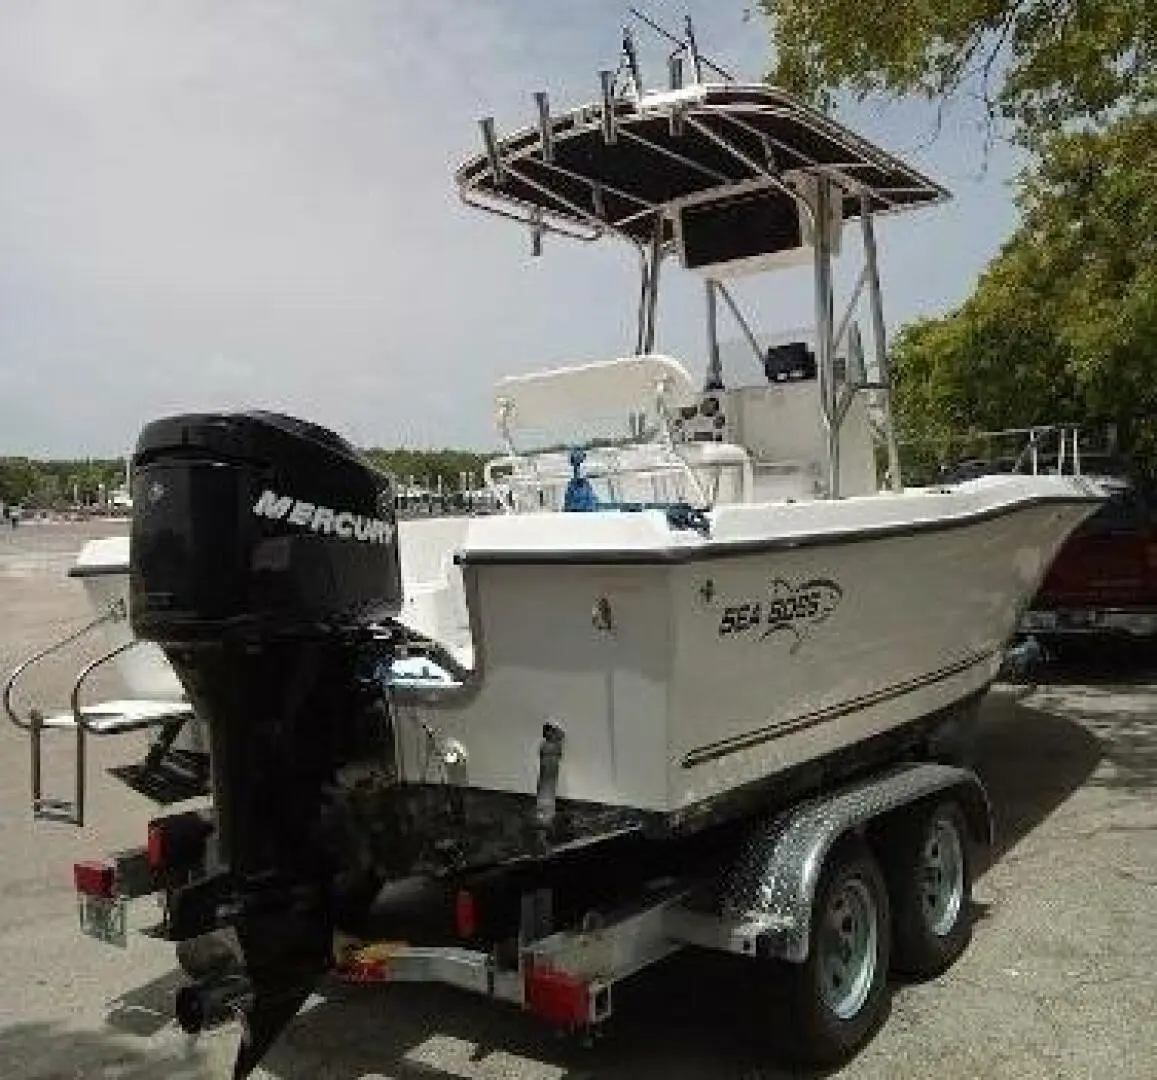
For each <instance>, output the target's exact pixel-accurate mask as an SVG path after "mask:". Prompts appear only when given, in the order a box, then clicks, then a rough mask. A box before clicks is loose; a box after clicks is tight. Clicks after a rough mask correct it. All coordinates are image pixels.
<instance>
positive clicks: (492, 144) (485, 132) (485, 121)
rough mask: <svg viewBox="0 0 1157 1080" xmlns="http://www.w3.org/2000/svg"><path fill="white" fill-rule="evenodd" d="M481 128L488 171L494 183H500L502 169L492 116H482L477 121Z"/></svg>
mask: <svg viewBox="0 0 1157 1080" xmlns="http://www.w3.org/2000/svg"><path fill="white" fill-rule="evenodd" d="M478 126H479V127H480V128H481V129H482V143H483V145H484V146H485V147H486V156H487V157H488V158H489V159H490V171H491V172H492V173H493V174H494V183H495V184H501V183H502V179H503V173H504V171H505V170H504V169H503V168H502V158H501V157H500V156H499V154H498V138H497V136H496V135H495V134H494V117H493V116H484V117H483V118H482V119H481V120H479V121H478Z"/></svg>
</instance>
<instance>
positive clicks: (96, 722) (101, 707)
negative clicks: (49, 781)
mask: <svg viewBox="0 0 1157 1080" xmlns="http://www.w3.org/2000/svg"><path fill="white" fill-rule="evenodd" d="M127 614H128V613H127V610H126V605H125V602H124V600H123V599H121V598H118V599H117V600H114V601H113V602H112V603H111V604H110V605H109V606H108V608H107V609H106V610H105V611H104V612H103V613H102V614H101V615H99V616H97V618H95V619H93V620H92V621H91V622H89V623H86V624H85V625H84V626H82V627H81V628H80V629H79V630H76V631H74V632H73V633H71V634H68V635H67V636H66V637H64V638H61V639H60V640H59V641H57V642H55V643H53V644H52V645H49V646H48V647H47V648H45V649H41V650H40V651H39V652H37V653H35V654H34V655H32V656H30V657H28V659H26V660H25V661H23V662H22V663H21V664H19V665H18V666H17V667H16V669H15V670H14V671H13V672H12V674H11V675H9V676H8V681H7V682H6V683H5V684H4V693H3V706H4V711H5V712H6V713H7V714H8V719H9V720H11V721H12V723H13V724H15V725H16V727H17V728H19V729H20V730H21V731H23V732H26V733H27V734H28V736H29V745H30V747H31V763H30V772H31V787H32V814H33V817H35V818H38V819H40V820H46V821H59V822H63V823H65V824H69V825H76V826H83V825H84V803H85V774H86V768H87V740H88V737H89V736H90V735H91V736H97V737H104V736H110V735H127V734H129V733H130V732H134V731H143V730H146V729H150V728H155V729H159V730H158V736H157V738H156V739H155V740H154V742H153V745H152V746H151V747H150V749H149V753H148V756H147V757H146V759H145V763H144V765H143V766H142V768H144V769H148V768H151V767H156V766H157V765H159V763H160V761H161V759H162V758H163V757H164V756H165V754H166V753H167V752H168V751H169V749H170V748H171V747H172V745H173V742H174V740H175V739H176V738H177V736H178V734H179V733H180V731H181V729H182V727H184V725H185V723H186V722H187V721H189V720H190V719H192V717H193V708H192V706H190V705H189V704H187V703H185V702H174V701H149V700H123V701H107V702H102V703H101V704H98V705H81V703H80V697H81V690H82V688H83V687H84V684H85V682H86V681H87V680H88V678H89V677H90V676H91V675H92V674H93V672H95V671H97V670H98V669H99V668H101V667H103V666H104V665H105V664H107V663H108V662H109V661H110V660H113V659H115V658H116V657H118V656H120V655H122V654H123V653H125V652H128V650H130V649H132V648H135V647H136V646H138V645H139V644H140V641H139V640H138V639H136V638H133V639H132V640H130V641H126V642H124V643H122V644H120V645H117V646H116V647H115V648H113V649H110V650H109V651H107V652H105V653H104V654H103V655H102V656H100V657H98V658H97V659H96V660H93V661H92V662H91V663H89V664H87V665H86V666H85V667H84V668H83V669H82V670H81V672H80V674H79V675H78V676H77V677H76V681H75V682H74V683H73V686H72V693H71V695H70V697H69V709H68V711H66V712H65V711H62V712H58V713H50V714H45V713H44V712H42V711H41V710H40V709H39V708H36V707H35V706H34V707H32V708H31V709H29V711H28V714H27V715H26V716H21V715H20V714H19V713H18V712H17V710H16V708H15V706H14V705H13V694H14V691H15V688H16V685H17V683H18V682H19V681H20V679H21V678H22V677H23V676H25V675H27V673H28V672H29V671H30V670H31V669H32V668H34V667H36V666H37V665H38V664H40V663H41V662H43V661H44V660H46V659H47V658H48V657H50V656H53V655H55V654H57V653H59V652H61V650H63V649H65V648H67V647H68V646H69V645H72V644H74V643H77V642H79V641H81V640H82V639H83V638H85V637H87V636H88V635H89V634H90V633H92V631H94V630H96V629H97V628H98V627H100V626H104V625H107V624H110V623H116V622H120V621H121V620H123V619H125V618H127ZM49 731H72V732H73V735H74V738H75V740H76V743H75V764H74V774H73V795H72V798H71V799H67V798H52V797H50V796H46V795H45V794H44V782H43V781H44V768H43V764H44V762H43V743H44V735H45V733H46V732H49Z"/></svg>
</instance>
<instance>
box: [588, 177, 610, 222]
mask: <svg viewBox="0 0 1157 1080" xmlns="http://www.w3.org/2000/svg"><path fill="white" fill-rule="evenodd" d="M591 206H592V207H593V208H594V212H595V217H597V218H603V219H605V218H606V216H607V199H606V196H605V195H604V194H603V185H602V184H591Z"/></svg>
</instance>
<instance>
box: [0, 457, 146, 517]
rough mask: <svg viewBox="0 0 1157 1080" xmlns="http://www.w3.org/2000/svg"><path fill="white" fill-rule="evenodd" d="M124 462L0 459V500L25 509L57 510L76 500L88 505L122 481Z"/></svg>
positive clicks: (121, 460) (87, 459)
mask: <svg viewBox="0 0 1157 1080" xmlns="http://www.w3.org/2000/svg"><path fill="white" fill-rule="evenodd" d="M124 475H125V462H124V459H123V458H122V459H120V460H95V459H91V458H86V459H85V460H83V461H33V460H31V459H30V458H23V457H9V458H0V502H3V503H16V504H19V505H22V506H26V507H28V508H29V509H60V508H62V507H65V506H70V505H72V504H73V496H74V493H75V497H76V501H77V502H79V503H81V504H90V503H94V502H97V501H98V500H99V499H100V496H101V491H102V488H103V492H104V494H105V496H106V497H107V495H108V493H109V492H111V491H112V490H113V489H115V488H117V487H119V486H120V485H121V484H123V483H124Z"/></svg>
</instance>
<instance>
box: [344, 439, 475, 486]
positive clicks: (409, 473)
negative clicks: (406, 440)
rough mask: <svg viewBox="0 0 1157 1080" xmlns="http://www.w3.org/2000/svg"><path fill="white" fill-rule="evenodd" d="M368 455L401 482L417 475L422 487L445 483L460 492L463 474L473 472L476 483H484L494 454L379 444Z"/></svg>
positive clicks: (406, 481) (415, 479) (417, 481)
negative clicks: (387, 447)
mask: <svg viewBox="0 0 1157 1080" xmlns="http://www.w3.org/2000/svg"><path fill="white" fill-rule="evenodd" d="M366 456H367V457H368V458H369V459H370V460H371V461H372V462H373V463H374V464H375V465H376V466H377V467H378V468H379V469H382V470H384V471H385V472H388V473H392V474H393V475H394V476H395V477H396V478H397V480H398V482H399V483H402V484H404V483H408V482H409V478H410V477H413V478H414V483H415V484H417V485H418V486H419V487H427V486H430V487H433V486H436V485H437V482H438V481H437V478H438V477H441V478H442V485H443V487H444V489H445V490H447V491H457V490H458V488H459V485H460V482H461V481H460V478H461V475H462V473H470V474H473V477H474V486H475V487H476V488H477V487H481V486H482V466H483V465H484V464H485V463H486V460H487V458H488V457H491V456H493V455H489V454H478V453H474V452H472V451H469V450H406V449H398V450H382V449H380V448H378V447H375V448H373V449H371V450H367V451H366Z"/></svg>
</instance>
